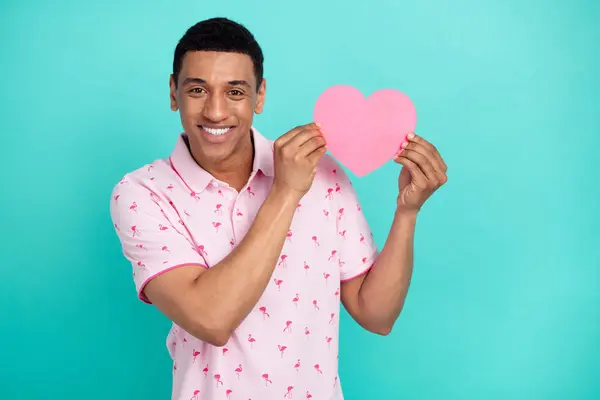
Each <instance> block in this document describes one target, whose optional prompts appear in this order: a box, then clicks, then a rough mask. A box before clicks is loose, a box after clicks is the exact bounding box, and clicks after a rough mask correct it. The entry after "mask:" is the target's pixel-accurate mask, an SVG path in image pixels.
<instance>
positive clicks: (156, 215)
mask: <svg viewBox="0 0 600 400" xmlns="http://www.w3.org/2000/svg"><path fill="white" fill-rule="evenodd" d="M167 206H169V205H168V204H167V203H166V202H164V201H161V200H160V198H158V196H157V195H156V194H154V193H153V192H152V191H151V190H150V189H148V188H147V187H145V186H144V185H142V184H141V183H135V181H134V180H127V179H125V178H124V179H123V180H122V181H121V182H120V183H119V184H118V185H117V186H116V187H115V188H114V189H113V192H112V196H111V200H110V214H111V219H112V222H113V226H114V229H115V231H116V233H117V236H118V237H119V240H120V242H121V247H122V251H123V255H124V256H125V258H126V259H127V260H129V262H131V265H132V268H133V280H134V282H135V286H136V290H137V292H138V297H139V298H140V300H142V301H143V302H145V303H148V304H150V301H149V300H148V298H146V296H145V295H144V293H143V290H144V287H145V286H146V284H147V283H148V282H149V281H150V280H151V279H153V278H154V277H156V276H158V275H160V274H162V273H164V272H166V271H168V270H171V269H174V268H177V267H180V266H183V265H190V264H192V265H193V264H197V265H202V266H205V265H207V264H206V261H205V260H204V259H203V257H202V256H201V254H200V253H199V252H198V251H197V250H196V249H197V247H196V246H195V245H194V244H193V241H192V240H191V239H190V238H188V237H186V235H185V227H184V226H183V225H182V224H181V223H180V222H179V220H177V221H173V220H172V219H174V218H171V219H170V218H169V217H168V216H167V214H168V213H167V212H165V209H163V207H167ZM175 215H176V214H175Z"/></svg>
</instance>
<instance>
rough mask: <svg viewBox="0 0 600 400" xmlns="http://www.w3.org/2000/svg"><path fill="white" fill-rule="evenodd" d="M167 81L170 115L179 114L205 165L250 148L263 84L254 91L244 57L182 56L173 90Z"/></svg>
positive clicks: (205, 53)
mask: <svg viewBox="0 0 600 400" xmlns="http://www.w3.org/2000/svg"><path fill="white" fill-rule="evenodd" d="M173 79H174V77H173V75H171V80H170V87H171V109H172V110H173V111H177V110H179V111H180V117H181V123H182V125H183V129H184V130H185V132H186V133H187V134H188V137H189V139H190V145H191V146H192V147H193V148H194V152H196V153H197V154H198V153H199V155H201V156H202V157H203V158H204V159H205V160H209V162H218V161H221V160H224V159H228V158H229V157H230V156H232V155H234V154H235V152H236V150H239V149H241V148H242V147H244V146H245V145H247V144H248V143H249V132H250V128H251V126H252V119H253V117H254V113H257V114H260V113H261V112H262V109H263V105H264V101H265V91H266V82H265V80H264V79H263V82H261V85H260V90H259V91H258V93H257V91H256V84H257V83H256V78H255V75H254V68H253V63H252V59H251V58H250V57H249V56H248V55H246V54H238V53H223V52H216V51H193V52H187V53H186V55H185V57H184V58H183V63H182V66H181V71H180V73H179V79H178V85H177V89H175V84H174V81H173Z"/></svg>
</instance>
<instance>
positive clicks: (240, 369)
mask: <svg viewBox="0 0 600 400" xmlns="http://www.w3.org/2000/svg"><path fill="white" fill-rule="evenodd" d="M252 130H253V132H254V140H255V160H254V166H253V171H252V174H251V176H250V179H249V181H248V184H247V185H246V186H245V187H244V188H243V189H242V190H241V192H239V193H238V192H237V191H236V190H235V189H233V188H231V187H229V185H227V184H226V183H224V182H221V181H219V180H217V179H215V178H214V177H213V176H212V175H210V174H209V173H208V172H206V171H205V170H203V169H202V168H201V167H200V166H198V164H197V163H196V162H195V161H194V159H193V158H192V157H191V155H190V152H189V150H188V147H187V146H186V144H185V142H184V140H183V135H184V134H182V135H180V136H179V137H178V139H177V143H176V145H175V149H174V151H173V153H172V155H171V156H170V157H169V158H166V159H159V160H156V161H154V162H153V163H152V164H149V165H145V166H144V167H142V168H139V169H137V170H135V171H133V172H130V173H128V174H126V175H125V176H124V177H123V179H122V180H121V181H120V182H119V183H118V184H117V185H116V186H115V188H114V191H113V193H112V199H111V207H110V210H111V216H112V219H113V223H114V227H115V230H116V233H117V235H118V237H119V239H120V240H121V244H122V248H123V254H124V256H125V257H126V258H127V259H128V260H129V261H130V262H131V265H132V267H133V279H134V282H135V286H136V289H137V291H138V295H139V298H140V299H141V300H142V301H144V302H146V303H149V301H148V299H146V298H145V297H144V295H143V293H142V289H143V288H144V286H145V285H146V284H147V283H148V281H150V280H151V279H152V278H154V277H155V276H157V275H160V274H162V273H163V272H165V271H168V270H171V269H174V268H177V267H179V266H182V265H185V264H192V263H193V264H202V265H205V266H206V267H207V268H211V267H213V266H214V265H216V264H217V263H218V262H219V261H221V260H222V259H223V258H224V257H225V256H227V255H228V254H229V252H231V250H232V249H233V248H235V246H236V245H237V244H238V243H239V242H240V241H241V240H242V239H243V238H244V235H245V234H246V233H247V232H248V229H249V228H250V226H251V224H252V221H253V220H254V217H255V215H256V213H257V212H258V211H259V208H260V206H261V205H262V203H263V201H264V200H265V198H266V197H267V195H268V193H269V190H270V188H271V185H272V183H273V173H274V168H273V142H272V141H270V140H268V139H266V138H265V137H263V136H262V135H261V134H260V133H259V132H258V131H257V130H256V129H255V128H252ZM377 253H378V250H377V247H376V245H375V243H374V241H373V238H372V235H371V231H370V229H369V226H368V224H367V222H366V220H365V218H364V215H363V213H362V211H361V208H360V204H359V201H358V199H357V196H356V193H355V191H354V189H353V187H352V184H351V182H350V181H349V179H348V177H347V175H346V174H345V172H344V170H343V169H342V168H341V167H340V165H339V164H338V163H337V162H336V161H335V160H334V159H333V158H332V157H331V156H329V155H325V156H324V157H323V158H322V159H321V161H320V163H319V166H318V170H317V174H316V177H315V179H314V182H313V185H312V188H311V189H310V191H309V192H308V193H307V194H306V195H305V196H304V197H303V198H302V200H301V201H300V203H299V204H298V207H297V208H296V215H295V216H294V218H293V221H292V225H291V227H290V230H289V232H288V234H287V239H286V241H285V245H284V247H283V250H282V252H281V255H280V257H279V260H278V261H277V265H276V267H275V270H274V272H273V276H272V278H271V280H270V283H269V285H268V286H267V288H266V289H265V291H264V293H263V295H262V297H261V298H260V300H259V301H258V303H257V304H256V306H255V307H254V309H253V311H252V312H250V314H249V315H248V316H247V317H246V319H245V320H244V321H243V322H242V323H241V325H240V326H239V327H238V328H237V329H236V331H235V332H234V334H233V336H232V337H231V338H230V340H229V342H228V343H227V344H226V345H225V346H223V347H215V346H212V345H211V344H209V343H206V342H203V341H201V340H199V339H197V338H195V337H193V336H191V335H190V334H189V333H188V332H186V331H185V330H184V329H182V328H181V327H179V326H177V325H176V324H173V326H172V329H171V332H170V334H169V335H168V338H167V347H168V351H169V353H170V355H171V357H172V359H173V390H172V399H176V400H190V399H191V400H201V399H202V400H209V399H210V400H212V399H219V400H220V399H226V400H236V399H242V400H248V399H252V400H270V399H292V398H293V399H303V398H306V399H310V398H312V399H315V400H316V399H319V400H321V399H322V400H334V399H335V400H341V399H343V395H342V390H341V386H340V381H339V377H338V333H339V331H338V327H339V313H340V282H341V281H343V280H348V279H352V278H354V277H356V276H358V275H360V274H363V273H364V272H366V271H367V270H368V269H369V268H370V267H371V265H372V264H373V262H374V260H375V257H376V255H377ZM248 268H252V266H250V265H249V266H248ZM206 306H207V307H210V305H209V304H207V305H206ZM149 383H150V382H149Z"/></svg>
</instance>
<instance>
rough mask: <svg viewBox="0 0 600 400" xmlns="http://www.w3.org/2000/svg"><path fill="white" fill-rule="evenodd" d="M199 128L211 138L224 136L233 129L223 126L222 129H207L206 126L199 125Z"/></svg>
mask: <svg viewBox="0 0 600 400" xmlns="http://www.w3.org/2000/svg"><path fill="white" fill-rule="evenodd" d="M200 128H201V129H202V130H203V131H205V132H206V133H208V134H210V135H212V136H221V135H224V134H226V133H227V132H229V131H231V130H232V129H233V128H234V127H233V126H224V127H222V128H209V127H207V126H204V125H200Z"/></svg>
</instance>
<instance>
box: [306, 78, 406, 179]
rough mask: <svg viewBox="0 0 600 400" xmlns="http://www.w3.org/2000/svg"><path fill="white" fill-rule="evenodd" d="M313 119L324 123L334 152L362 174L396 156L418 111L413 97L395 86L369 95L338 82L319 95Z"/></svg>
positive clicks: (343, 161) (330, 149)
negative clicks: (410, 97) (411, 98)
mask: <svg viewBox="0 0 600 400" xmlns="http://www.w3.org/2000/svg"><path fill="white" fill-rule="evenodd" d="M314 121H315V122H318V123H320V124H321V125H322V128H321V129H322V131H323V135H324V136H325V139H326V140H327V147H328V149H329V151H330V152H331V154H332V155H333V156H334V157H335V158H336V159H337V160H338V161H339V162H340V163H341V164H342V165H344V166H346V167H347V168H348V169H349V170H350V171H352V172H353V173H354V174H355V175H357V176H359V177H361V176H364V175H367V174H368V173H370V172H372V171H374V170H376V169H377V168H379V167H381V166H382V165H383V164H385V163H386V162H387V161H389V160H391V159H392V158H394V156H395V155H396V154H397V153H398V151H399V149H400V145H401V144H402V142H404V141H405V140H406V135H407V134H408V133H409V132H414V130H415V126H416V124H417V115H416V110H415V107H414V105H413V103H412V101H411V100H410V99H409V98H408V96H407V95H405V94H404V93H402V92H400V91H398V90H395V89H382V90H378V91H376V92H375V93H373V94H372V95H371V96H369V98H368V99H366V98H365V97H364V96H363V94H362V93H361V92H360V91H359V90H358V89H356V88H354V87H352V86H348V85H336V86H332V87H330V88H329V89H327V90H325V91H324V92H323V93H322V94H321V96H319V98H318V99H317V102H316V104H315V109H314Z"/></svg>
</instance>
